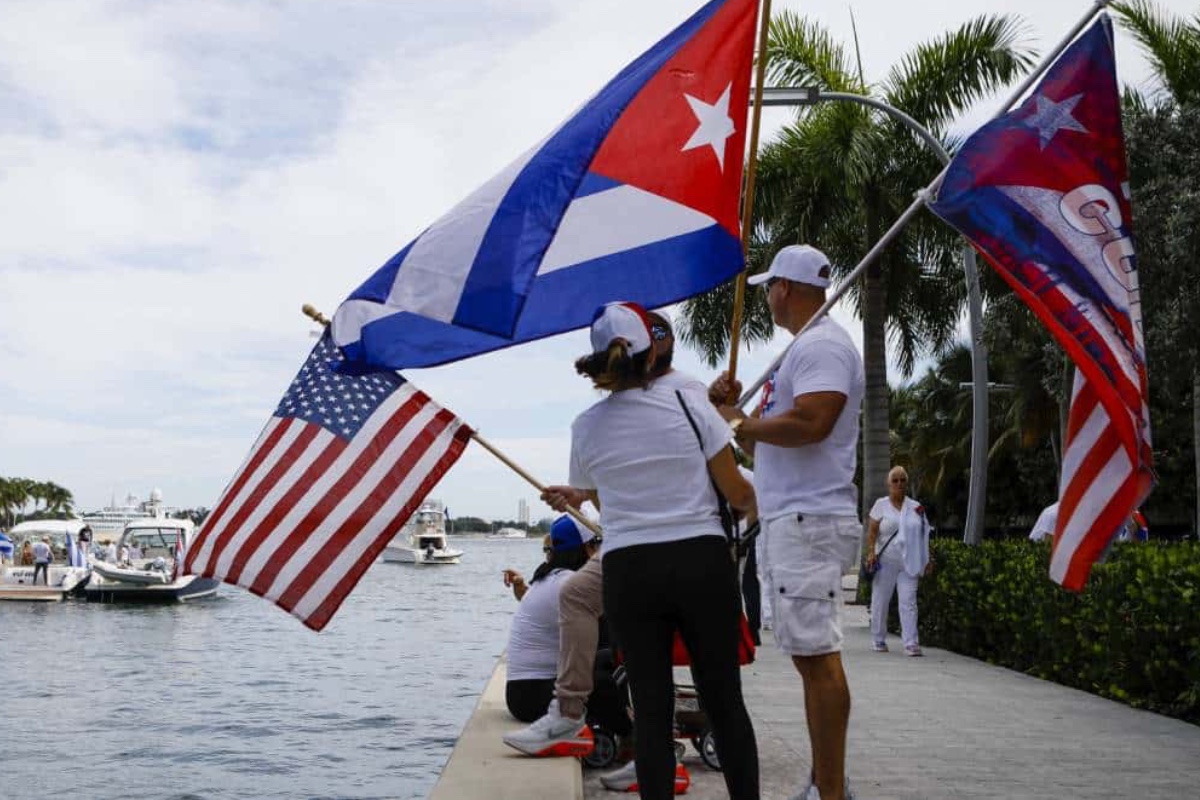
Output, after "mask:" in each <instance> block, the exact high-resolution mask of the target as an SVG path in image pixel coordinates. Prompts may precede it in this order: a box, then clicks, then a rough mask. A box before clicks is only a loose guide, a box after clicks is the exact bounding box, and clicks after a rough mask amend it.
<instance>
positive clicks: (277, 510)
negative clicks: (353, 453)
mask: <svg viewBox="0 0 1200 800" xmlns="http://www.w3.org/2000/svg"><path fill="white" fill-rule="evenodd" d="M309 430H311V431H312V433H313V436H314V437H315V436H316V433H317V432H318V431H319V430H321V429H320V428H319V427H317V426H315V425H307V429H306V430H305V433H308V432H309ZM309 438H310V439H311V438H312V437H309ZM346 447H347V445H346V442H345V441H343V440H342V439H339V438H338V437H336V436H334V437H333V438H331V439H330V440H329V443H328V444H326V445H325V447H324V448H322V449H321V451H320V452H319V453H318V454H317V457H316V458H315V459H313V462H312V463H311V464H309V465H308V467H307V468H305V470H304V472H303V473H302V474H301V475H300V477H298V478H297V479H296V482H295V483H293V484H292V485H291V486H290V487H289V488H288V489H287V491H285V492H284V493H283V495H282V496H281V497H280V498H279V499H278V500H277V501H276V502H275V505H273V506H271V509H270V511H268V512H267V513H266V515H265V516H264V517H263V518H262V519H261V520H260V521H259V523H258V524H257V525H255V526H254V530H253V531H251V532H250V535H249V536H247V537H246V538H245V540H244V541H243V542H242V544H241V546H240V547H238V551H237V553H236V554H234V556H233V560H232V562H230V565H229V570H228V572H227V573H226V574H225V580H227V581H229V582H230V583H236V584H237V585H238V586H241V585H242V583H241V578H242V571H243V570H244V569H245V568H246V564H247V563H249V561H250V559H251V558H252V557H253V556H254V554H255V552H257V551H258V548H259V547H260V546H261V545H262V543H263V542H265V541H266V540H267V538H268V537H269V536H270V535H271V531H273V530H275V527H276V526H277V525H279V523H280V522H281V521H282V520H283V518H284V517H285V516H287V514H288V512H289V511H291V510H292V509H293V508H294V507H295V506H296V503H298V502H299V501H300V499H301V498H302V497H304V495H305V494H307V493H308V491H309V490H310V489H311V488H312V485H313V483H314V482H315V481H316V480H317V479H319V478H320V477H321V476H322V475H324V474H325V472H326V471H328V469H329V467H330V466H331V465H332V464H333V463H334V462H335V461H337V459H338V457H339V456H341V454H342V453H343V452H344V451H345V450H346ZM304 452H305V453H307V452H308V451H307V449H306V450H305V451H304ZM299 455H300V454H299V453H298V454H297V457H299ZM288 466H290V463H289V464H288ZM279 477H282V472H281V473H280V475H279V476H277V479H278V478H279ZM260 488H261V487H260ZM269 489H274V482H272V484H271V486H270V487H268V490H269ZM264 494H265V492H264ZM256 505H257V503H256ZM238 533H239V531H237V530H234V531H232V532H231V533H230V534H229V535H228V537H226V539H225V541H224V544H230V543H231V542H232V539H233V537H234V536H236V535H237V534H238ZM246 588H247V589H250V591H252V592H253V591H254V589H253V588H251V587H249V586H247V587H246ZM255 594H261V592H255Z"/></svg>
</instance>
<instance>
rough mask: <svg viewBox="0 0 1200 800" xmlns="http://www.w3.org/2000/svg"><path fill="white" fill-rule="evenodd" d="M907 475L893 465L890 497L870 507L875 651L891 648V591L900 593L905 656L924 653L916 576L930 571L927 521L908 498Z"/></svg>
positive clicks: (901, 628) (921, 507)
mask: <svg viewBox="0 0 1200 800" xmlns="http://www.w3.org/2000/svg"><path fill="white" fill-rule="evenodd" d="M907 492H908V473H907V472H906V471H905V469H904V467H892V471H891V472H889V473H888V496H887V497H881V498H879V499H878V500H876V501H875V505H873V506H872V507H871V513H870V515H869V518H870V523H869V525H868V527H867V552H868V553H870V554H871V555H870V556H869V557H868V559H867V565H868V567H870V568H871V569H874V570H875V577H874V579H873V580H872V586H871V635H872V637H873V638H874V646H873V649H874V650H875V651H876V652H880V653H886V652H887V649H888V647H887V613H888V606H889V605H891V602H892V593H893V592H896V591H898V592H899V594H900V637H901V639H903V641H904V652H905V654H906V655H910V656H919V655H921V645H920V643H919V641H918V639H917V580H918V579H919V578H920V576H921V575H924V574H927V573H928V572H929V566H930V564H929V519H928V518H927V517H926V516H925V508H924V507H923V506H922V505H921V504H920V503H918V502H917V501H916V500H913V499H912V498H911V497H909V496H908V494H907Z"/></svg>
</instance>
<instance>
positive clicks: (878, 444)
mask: <svg viewBox="0 0 1200 800" xmlns="http://www.w3.org/2000/svg"><path fill="white" fill-rule="evenodd" d="M861 308H862V322H863V369H864V371H865V372H866V396H865V398H864V402H863V425H862V430H863V469H862V497H861V498H860V500H861V504H862V520H863V540H862V541H863V546H866V522H867V512H868V511H869V510H870V509H871V505H872V504H873V503H874V502H875V500H877V499H878V498H880V497H882V496H883V495H884V494H886V493H887V474H888V470H889V469H891V459H892V454H891V448H890V444H891V442H890V436H889V430H890V421H889V418H888V413H889V390H888V382H887V328H886V324H887V290H886V288H885V286H884V283H883V279H882V277H881V276H880V273H879V267H878V266H872V267H869V268H868V269H867V272H866V275H864V276H863V302H862V306H861Z"/></svg>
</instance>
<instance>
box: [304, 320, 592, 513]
mask: <svg viewBox="0 0 1200 800" xmlns="http://www.w3.org/2000/svg"><path fill="white" fill-rule="evenodd" d="M300 310H301V311H302V312H303V313H304V316H306V317H308V318H309V319H311V320H313V321H314V322H317V323H319V324H321V325H324V326H325V327H329V318H328V317H326V316H325V315H324V314H322V313H321V312H320V311H318V310H317V309H316V307H315V306H313V305H312V304H311V303H305V304H304V305H303V306H301V308H300ZM468 427H470V426H468ZM471 438H472V439H474V440H475V441H477V442H479V444H480V446H481V447H483V449H484V450H487V451H488V452H489V453H491V454H492V455H494V456H495V457H496V458H498V459H500V461H501V463H503V464H504V465H505V466H506V467H508V468H509V469H511V470H512V471H513V472H515V473H517V474H518V475H520V476H521V477H522V478H524V479H525V480H526V481H528V482H529V483H530V484H531V485H532V486H533V488H535V489H537V490H538V492H539V493H541V492H545V491H546V486H545V484H543V483H541V482H540V481H539V480H537V479H536V478H534V477H533V476H532V475H530V474H529V473H528V472H526V471H525V470H524V469H522V468H521V467H520V465H518V464H517V463H516V462H515V461H513V460H512V459H511V458H509V457H508V456H506V455H504V453H502V452H500V450H498V449H497V448H496V446H495V445H493V444H492V443H491V442H489V441H488V440H487V439H484V438H483V437H482V436H480V435H479V433H478V432H477V431H476V430H475V429H474V428H472V429H471ZM567 513H568V514H570V515H571V516H572V517H574V518H575V520H576V521H577V522H578V523H579V524H580V525H582V526H583V527H585V528H587V529H588V530H590V531H591V532H592V533H594V534H596V535H597V536H601V535H603V531H601V530H600V526H599V525H597V524H596V523H595V522H593V521H592V520H590V519H588V518H587V516H586V515H585V514H584V513H583V512H582V511H580V510H579V509H578V508H575V506H567Z"/></svg>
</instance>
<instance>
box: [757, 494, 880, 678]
mask: <svg viewBox="0 0 1200 800" xmlns="http://www.w3.org/2000/svg"><path fill="white" fill-rule="evenodd" d="M861 532H862V525H861V524H860V523H859V521H858V519H857V518H856V517H852V516H821V515H810V514H789V515H787V516H784V517H779V518H777V519H772V520H768V521H767V524H766V528H765V530H764V532H763V563H762V568H763V572H764V573H765V574H766V575H768V576H769V579H770V586H771V615H772V629H773V630H774V632H775V642H776V644H778V645H779V649H780V650H782V651H783V652H785V653H787V654H788V655H792V656H819V655H825V654H826V653H837V652H840V651H841V649H842V639H843V636H842V606H843V601H842V575H843V574H845V573H847V572H849V571H850V570H851V569H852V568H853V566H854V562H855V558H856V557H857V554H858V541H859V535H860V534H861Z"/></svg>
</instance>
